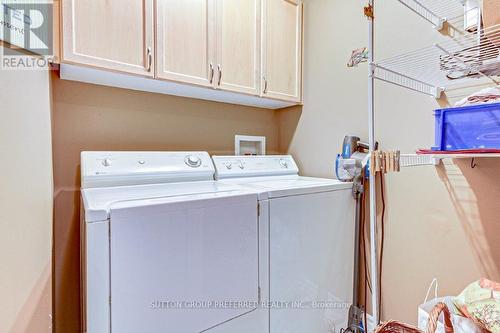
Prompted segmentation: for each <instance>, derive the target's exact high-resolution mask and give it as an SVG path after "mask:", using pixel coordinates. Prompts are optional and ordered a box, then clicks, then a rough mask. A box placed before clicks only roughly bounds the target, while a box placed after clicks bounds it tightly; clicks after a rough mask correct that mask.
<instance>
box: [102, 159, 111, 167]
mask: <svg viewBox="0 0 500 333" xmlns="http://www.w3.org/2000/svg"><path fill="white" fill-rule="evenodd" d="M102 165H104V166H105V167H109V166H111V159H109V158H105V159H103V160H102Z"/></svg>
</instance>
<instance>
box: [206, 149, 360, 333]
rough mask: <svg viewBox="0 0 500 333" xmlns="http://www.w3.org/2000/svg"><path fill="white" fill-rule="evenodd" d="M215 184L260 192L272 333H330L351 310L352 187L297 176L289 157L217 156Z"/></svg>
mask: <svg viewBox="0 0 500 333" xmlns="http://www.w3.org/2000/svg"><path fill="white" fill-rule="evenodd" d="M212 159H213V160H214V164H215V168H216V179H218V180H219V181H220V182H221V183H223V184H238V185H240V186H241V187H242V188H252V189H255V190H258V191H259V210H260V212H259V219H260V223H259V224H260V225H261V226H264V225H267V226H268V233H269V234H268V239H269V245H268V249H267V252H266V253H262V256H263V257H265V256H267V258H268V261H269V263H268V269H267V271H266V274H268V276H269V280H268V284H267V285H266V283H265V282H262V284H263V285H264V286H265V287H266V288H267V289H266V290H267V291H268V292H267V293H266V294H265V295H264V296H263V297H264V299H265V300H267V302H266V304H267V305H268V307H269V309H270V312H269V313H270V333H312V332H314V333H332V332H338V331H339V329H340V328H342V327H346V324H347V319H348V310H349V306H350V305H351V303H352V281H353V261H354V260H353V257H354V227H355V225H354V222H355V221H354V213H355V201H354V199H353V197H352V184H351V183H342V182H339V181H337V180H331V179H320V178H311V177H301V176H299V170H298V167H297V165H296V163H295V161H294V160H293V158H292V157H291V156H213V158H212Z"/></svg>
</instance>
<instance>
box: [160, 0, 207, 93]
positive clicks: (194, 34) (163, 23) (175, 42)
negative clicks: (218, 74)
mask: <svg viewBox="0 0 500 333" xmlns="http://www.w3.org/2000/svg"><path fill="white" fill-rule="evenodd" d="M214 1H215V0H189V1H186V0H158V1H157V25H156V38H157V48H158V51H157V76H158V77H159V78H162V79H167V80H173V81H179V82H186V83H192V84H198V85H204V86H210V85H212V84H213V81H214V76H215V66H216V65H215V63H214V51H215V50H214V49H215V40H214V34H215V26H214V22H215V2H214Z"/></svg>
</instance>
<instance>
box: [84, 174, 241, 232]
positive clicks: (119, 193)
mask: <svg viewBox="0 0 500 333" xmlns="http://www.w3.org/2000/svg"><path fill="white" fill-rule="evenodd" d="M240 192H243V191H242V190H241V188H240V187H237V186H234V185H230V184H223V183H220V182H216V181H202V182H184V183H172V184H148V185H135V186H118V187H103V188H88V189H83V190H82V201H83V208H84V210H85V221H86V222H96V221H104V220H106V219H108V217H109V212H110V209H111V208H112V207H115V206H120V207H126V206H129V207H132V206H139V205H140V206H143V205H147V204H148V203H151V202H153V201H158V200H163V201H164V200H174V198H178V200H181V199H182V200H193V199H194V198H197V197H206V196H210V195H211V196H224V195H226V194H231V195H237V194H239V193H240ZM188 196H190V197H191V198H187V197H188ZM175 200H177V199H175Z"/></svg>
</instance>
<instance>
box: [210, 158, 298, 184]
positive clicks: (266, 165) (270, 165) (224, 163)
mask: <svg viewBox="0 0 500 333" xmlns="http://www.w3.org/2000/svg"><path fill="white" fill-rule="evenodd" d="M212 159H213V161H214V164H215V177H216V178H217V179H225V178H236V177H259V176H279V175H294V174H298V173H299V169H298V168H297V164H295V161H294V160H293V157H292V156H290V155H259V156H213V157H212Z"/></svg>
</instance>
